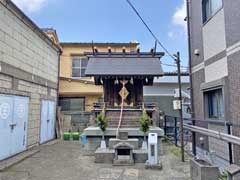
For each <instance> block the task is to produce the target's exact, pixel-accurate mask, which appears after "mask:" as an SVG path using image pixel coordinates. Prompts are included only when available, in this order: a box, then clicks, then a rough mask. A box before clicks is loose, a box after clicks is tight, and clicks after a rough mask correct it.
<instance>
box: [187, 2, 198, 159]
mask: <svg viewBox="0 0 240 180" xmlns="http://www.w3.org/2000/svg"><path fill="white" fill-rule="evenodd" d="M190 3H191V0H186V4H187V32H188V33H187V36H188V57H189V60H188V64H189V77H190V95H191V118H192V119H194V117H195V114H194V101H193V78H192V49H191V28H190V25H191V24H190V18H191V16H190ZM192 124H193V125H195V121H194V120H193V121H192ZM192 151H193V154H194V156H196V155H197V152H196V133H195V132H192Z"/></svg>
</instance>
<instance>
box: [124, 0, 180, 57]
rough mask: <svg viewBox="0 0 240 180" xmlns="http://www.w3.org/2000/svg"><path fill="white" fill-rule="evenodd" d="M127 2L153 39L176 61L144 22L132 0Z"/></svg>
mask: <svg viewBox="0 0 240 180" xmlns="http://www.w3.org/2000/svg"><path fill="white" fill-rule="evenodd" d="M126 2H127V3H128V4H129V6H130V7H131V8H132V9H133V11H134V12H135V13H136V15H137V16H138V17H139V18H140V20H141V21H142V23H143V24H144V26H145V27H146V28H147V30H148V31H149V32H150V34H151V35H152V37H153V38H154V39H155V41H156V42H157V43H158V44H159V45H160V46H161V47H162V49H163V50H164V51H165V52H166V53H167V54H168V55H169V56H170V57H171V58H172V59H173V60H176V57H174V56H173V55H172V54H171V53H170V52H169V50H168V49H167V48H166V47H165V46H164V45H163V43H161V41H160V40H159V39H158V38H157V36H156V35H155V34H154V33H153V32H152V30H151V28H150V27H149V26H148V24H147V23H146V22H145V21H144V19H143V18H142V16H141V15H140V13H139V12H138V10H137V9H136V8H135V7H134V5H133V4H132V3H131V1H130V0H126Z"/></svg>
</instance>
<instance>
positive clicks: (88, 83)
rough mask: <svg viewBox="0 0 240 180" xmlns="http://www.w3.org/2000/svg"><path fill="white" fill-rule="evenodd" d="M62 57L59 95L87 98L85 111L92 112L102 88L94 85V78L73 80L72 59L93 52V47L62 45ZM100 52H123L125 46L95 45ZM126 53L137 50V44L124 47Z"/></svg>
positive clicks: (100, 95) (89, 45)
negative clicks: (109, 50) (109, 49)
mask: <svg viewBox="0 0 240 180" xmlns="http://www.w3.org/2000/svg"><path fill="white" fill-rule="evenodd" d="M61 47H62V55H61V57H60V82H59V95H60V96H61V97H71V96H72V97H84V98H85V111H86V112H90V111H91V110H92V109H93V103H96V102H98V99H99V98H101V97H102V95H103V88H102V86H96V85H94V80H93V78H89V77H84V78H79V79H73V78H72V77H71V75H72V57H74V56H80V57H81V56H84V53H86V52H92V45H91V44H88V45H83V44H66V43H64V44H61ZM94 47H96V48H97V49H98V52H108V48H109V47H111V51H112V52H122V49H123V46H122V45H117V44H114V45H113V46H109V44H106V45H103V44H101V45H99V46H98V45H94ZM124 47H125V49H126V52H130V51H133V50H136V49H137V48H138V44H137V43H129V44H128V45H127V46H126V45H125V46H124Z"/></svg>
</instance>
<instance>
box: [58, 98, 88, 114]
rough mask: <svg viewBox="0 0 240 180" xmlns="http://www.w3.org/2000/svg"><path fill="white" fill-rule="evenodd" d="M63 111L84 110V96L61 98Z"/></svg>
mask: <svg viewBox="0 0 240 180" xmlns="http://www.w3.org/2000/svg"><path fill="white" fill-rule="evenodd" d="M59 105H60V106H61V110H62V111H84V109H85V107H84V106H85V99H84V98H82V97H76V98H75V97H66V98H59Z"/></svg>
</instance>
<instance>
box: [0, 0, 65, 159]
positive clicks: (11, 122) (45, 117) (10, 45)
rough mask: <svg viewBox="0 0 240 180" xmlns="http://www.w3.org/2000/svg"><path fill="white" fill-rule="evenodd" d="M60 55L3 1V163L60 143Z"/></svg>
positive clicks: (0, 143) (0, 2) (0, 13)
mask: <svg viewBox="0 0 240 180" xmlns="http://www.w3.org/2000/svg"><path fill="white" fill-rule="evenodd" d="M60 51H61V50H60V49H59V48H58V46H56V45H55V44H54V43H53V42H52V40H51V39H50V38H48V37H47V35H46V34H45V33H44V32H42V30H41V29H39V27H38V26H37V25H36V24H35V23H33V22H32V21H31V20H30V19H29V18H28V17H27V16H26V15H25V14H24V13H23V12H22V11H21V10H20V9H18V7H16V6H15V5H14V4H13V3H12V2H11V1H10V0H0V160H3V159H5V158H8V157H10V156H13V155H15V154H18V153H20V152H22V151H25V150H27V149H29V148H31V147H33V146H38V145H39V144H42V143H45V142H47V141H49V140H51V139H54V137H55V133H54V132H55V119H56V118H55V114H56V113H55V112H56V104H57V95H58V73H59V68H58V67H59V55H60Z"/></svg>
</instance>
